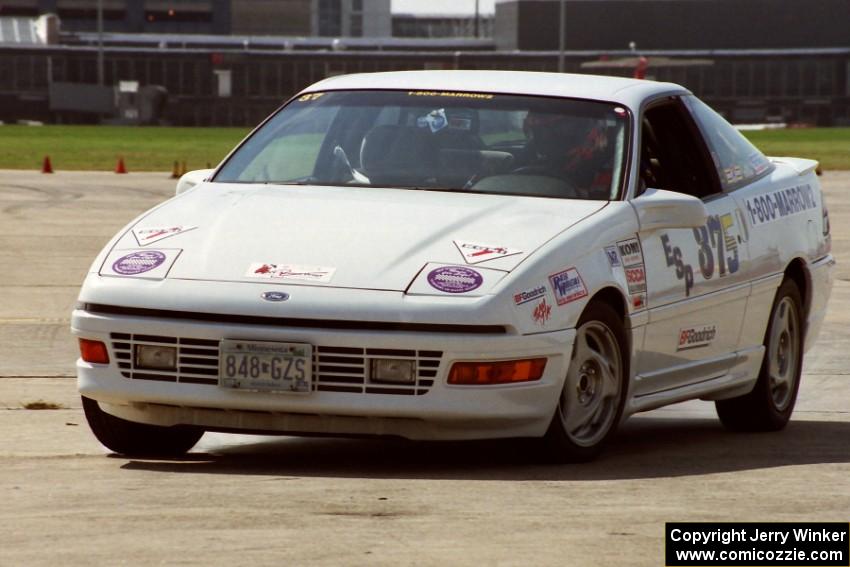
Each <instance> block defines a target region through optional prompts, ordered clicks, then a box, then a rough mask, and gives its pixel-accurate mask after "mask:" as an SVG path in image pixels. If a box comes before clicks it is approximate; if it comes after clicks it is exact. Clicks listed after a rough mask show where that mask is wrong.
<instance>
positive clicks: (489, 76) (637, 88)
mask: <svg viewBox="0 0 850 567" xmlns="http://www.w3.org/2000/svg"><path fill="white" fill-rule="evenodd" d="M361 89H393V90H417V91H420V90H421V91H459V92H486V93H500V94H518V95H537V96H557V97H567V98H581V99H588V100H604V101H610V102H615V103H620V104H623V105H624V106H627V107H630V108H638V107H639V106H640V104H641V102H643V101H644V100H646V99H647V98H650V97H654V96H657V95H664V94H685V93H688V90H687V89H685V88H684V87H682V86H680V85H677V84H674V83H660V82H655V81H645V80H638V79H628V78H623V77H606V76H600V75H577V74H570V73H537V72H529V71H394V72H388V73H361V74H356V75H339V76H336V77H330V78H328V79H324V80H322V81H319V82H318V83H315V84H313V85H311V86H310V87H308V88H306V89H305V90H304V91H303V92H315V91H328V90H361Z"/></svg>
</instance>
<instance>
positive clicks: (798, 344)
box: [715, 280, 803, 431]
mask: <svg viewBox="0 0 850 567" xmlns="http://www.w3.org/2000/svg"><path fill="white" fill-rule="evenodd" d="M802 305H803V301H802V298H801V297H800V290H799V289H798V288H797V284H796V283H794V281H793V280H785V281H784V282H782V285H781V286H779V290H778V291H777V292H776V299H774V300H773V309H771V311H770V322H769V323H768V326H767V334H766V335H765V339H764V346H765V349H764V350H765V352H764V360H763V361H762V364H761V372H760V373H759V377H758V381H757V382H756V385H755V387H754V388H753V390H752V392H750V393H749V394H746V395H744V396H739V397H737V398H732V399H729V400H718V401H717V402H715V407H716V408H717V415H718V416H719V417H720V421H721V423H723V426H724V427H726V428H727V429H730V430H732V431H777V430H779V429H782V428H783V427H785V425H786V424H787V423H788V420H789V419H791V412H793V411H794V404H795V403H796V401H797V390H798V389H799V388H800V374H801V372H802V368H803V309H802Z"/></svg>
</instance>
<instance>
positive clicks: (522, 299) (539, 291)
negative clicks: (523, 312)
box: [514, 285, 546, 305]
mask: <svg viewBox="0 0 850 567" xmlns="http://www.w3.org/2000/svg"><path fill="white" fill-rule="evenodd" d="M544 295H546V286H542V285H541V286H538V287H535V288H532V289H527V290H525V291H520V292H519V293H515V294H514V304H515V305H522V304H523V303H528V302H529V301H534V300H535V299H540V298H541V297H543V296H544Z"/></svg>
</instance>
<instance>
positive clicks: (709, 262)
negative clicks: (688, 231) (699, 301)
mask: <svg viewBox="0 0 850 567" xmlns="http://www.w3.org/2000/svg"><path fill="white" fill-rule="evenodd" d="M734 224H735V217H733V216H732V214H730V213H727V214H724V215H722V216H720V215H712V216H710V217H708V222H707V223H706V224H705V225H704V226H699V227H696V228H694V229H693V234H694V240H695V241H696V244H697V249H698V254H699V257H698V260H699V270H700V273H701V274H702V277H703V278H704V279H706V280H710V279H711V278H713V277H714V273H715V269H716V271H717V273H718V275H719V277H721V278H723V277H726V276H728V275H729V274H734V273H736V272H737V271H738V269H739V268H740V258H739V255H738V241H737V239H736V238H735V235H734V234H730V232H731V229H732V228H733V226H734ZM660 238H661V248H662V250H664V261H665V262H666V264H667V266H668V267H675V270H676V278H677V279H680V280H684V281H685V296H686V297H687V296H690V294H691V289H693V287H694V268H693V266H692V265H691V264H689V263H687V262H686V261H685V260H684V258H683V257H682V249H681V248H680V247H678V246H674V245H673V244H672V243H671V242H670V237H669V236H668V235H667V234H666V233H665V234H662V235H661V236H660Z"/></svg>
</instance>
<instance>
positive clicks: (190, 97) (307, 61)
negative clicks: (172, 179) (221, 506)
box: [0, 0, 850, 126]
mask: <svg viewBox="0 0 850 567" xmlns="http://www.w3.org/2000/svg"><path fill="white" fill-rule="evenodd" d="M389 1H390V0H191V1H186V2H177V1H166V0H104V4H105V6H106V7H107V9H108V10H112V19H111V20H108V22H110V23H109V25H107V29H112V30H118V31H115V32H110V33H107V34H105V35H104V38H103V43H104V82H103V87H102V89H107V90H108V91H109V92H107V93H106V95H107V96H104V100H105V101H106V103H109V101H110V100H111V93H112V90H113V89H115V88H116V87H118V86H119V83H121V82H124V83H125V84H126V83H127V82H135V83H138V87H139V89H144V88H145V87H155V86H157V87H163V88H162V89H158V90H157V91H156V92H157V93H164V94H163V96H164V97H165V101H166V102H165V104H164V117H165V121H166V122H168V123H171V124H183V125H239V126H248V125H252V124H256V123H257V122H258V121H259V120H261V119H262V118H263V117H264V116H266V115H267V114H268V113H269V112H271V111H272V110H274V109H275V108H276V107H277V106H279V105H280V104H281V103H282V102H284V101H285V100H286V99H288V98H289V97H290V96H292V95H293V94H294V93H296V92H297V91H299V90H300V89H302V88H303V87H305V86H307V85H309V84H310V83H313V82H315V81H318V80H320V79H323V78H325V77H329V76H333V75H338V74H341V73H358V72H371V71H394V70H404V69H512V70H530V71H556V70H557V69H558V53H557V51H556V47H557V44H558V35H557V33H558V25H557V22H558V17H557V14H558V4H559V2H558V0H509V1H506V2H500V3H498V4H496V16H495V22H494V36H495V38H494V39H487V38H486V37H482V38H479V39H476V38H472V37H469V31H468V25H469V22H470V21H471V14H468V15H464V14H458V13H456V12H452V13H451V14H448V15H445V16H444V17H442V21H443V22H449V24H447V26H446V28H445V29H448V30H453V31H454V32H455V33H456V34H459V35H464V36H467V37H445V38H427V37H426V38H423V37H389V31H388V30H389V29H390V24H391V21H392V18H391V17H390V12H389V9H390V4H389ZM470 5H472V4H471V3H470ZM72 6H74V7H73V8H72ZM92 6H96V0H2V2H0V9H1V10H0V120H3V121H14V120H18V119H35V120H44V121H59V122H62V121H64V122H71V121H74V122H78V121H88V122H95V121H98V120H101V119H103V118H104V117H105V114H106V113H105V112H104V111H103V110H97V111H92V110H90V109H86V108H81V109H78V110H75V109H74V108H72V106H73V105H70V104H65V103H62V104H59V103H57V99H58V98H61V97H62V95H61V93H63V92H64V93H69V92H78V93H84V92H88V90H86V89H87V87H85V86H84V85H94V86H97V83H98V63H97V55H98V50H97V45H98V38H97V34H95V33H93V32H92V31H75V28H74V27H73V26H79V27H81V28H83V29H86V30H92V29H94V27H93V26H94V25H95V24H94V19H92V18H93V14H94V13H93V12H92V11H91V9H92V8H91V7H92ZM219 6H221V7H222V8H221V10H219V9H218V7H219ZM566 6H567V45H568V47H569V50H568V51H567V52H566V54H565V63H566V65H565V70H566V71H567V72H572V73H604V74H612V75H631V74H632V72H633V69H634V64H633V63H629V61H633V60H634V59H635V56H636V55H638V54H641V55H644V56H646V57H647V58H648V60H649V68H648V70H647V77H648V78H652V79H657V80H663V81H672V82H676V83H680V84H682V85H684V86H686V87H687V88H689V89H691V90H692V91H693V92H694V93H696V94H697V95H699V96H700V97H702V98H703V99H704V100H706V101H707V102H708V103H709V104H711V105H712V106H714V107H715V108H717V109H718V110H720V111H721V112H722V113H723V114H725V115H726V116H727V117H728V118H729V119H730V120H732V121H733V122H736V123H741V122H790V123H811V124H818V125H850V32H847V31H846V29H845V28H846V22H848V21H850V1H848V0H806V1H805V2H803V1H802V0H799V1H798V0H734V1H733V0H568V1H567V2H566ZM42 7H46V8H45V10H47V9H50V8H51V7H54V8H55V9H56V11H57V12H58V13H59V14H60V15H61V14H63V13H64V14H66V16H69V17H70V16H75V15H76V16H79V17H77V18H76V20H75V19H74V18H73V17H71V24H72V25H71V28H70V30H69V26H68V21H67V20H63V22H62V30H63V31H61V33H58V34H57V33H52V34H51V33H45V34H39V33H36V31H34V30H35V29H36V28H35V27H33V26H35V24H34V23H31V22H30V23H29V24H28V23H27V22H26V21H21V20H22V19H23V20H26V19H27V16H34V15H35V14H38V13H41V11H42ZM732 8H735V10H733V9H732ZM63 10H78V11H77V12H74V11H71V12H68V11H64V12H63ZM171 10H173V11H174V15H173V16H172V15H170V14H169V11H171ZM182 12H186V13H187V14H188V13H191V14H192V16H191V17H189V16H180V17H178V16H177V15H178V14H180V13H182ZM163 13H165V14H166V15H167V16H168V17H169V18H172V19H171V20H165V21H161V20H159V19H158V18H159V17H160V16H161V15H162V14H163ZM204 13H206V14H207V15H206V16H203V14H204ZM14 14H18V16H16V17H15V18H12V17H9V16H10V15H14ZM20 14H23V15H20ZM151 15H153V16H154V17H153V19H152V20H151V19H150V18H149V16H151ZM733 15H736V16H737V17H733ZM83 16H85V17H83ZM140 16H141V17H140ZM413 17H414V18H421V20H422V21H423V22H427V21H428V17H427V15H423V14H422V13H418V14H417V15H416V16H413ZM12 19H14V20H16V21H15V22H14V23H13V22H11V20H12ZM402 20H403V18H402ZM402 20H398V21H399V22H400V21H402ZM482 21H486V18H482ZM451 22H455V23H451ZM420 23H421V22H420ZM137 25H141V26H142V27H143V30H147V32H150V30H161V31H160V32H158V33H126V30H128V29H132V28H133V27H134V26H137ZM398 25H401V24H398ZM412 25H413V29H414V30H415V29H421V28H417V27H416V26H418V25H419V24H418V23H417V22H414V23H413V24H412ZM192 26H195V28H192ZM203 26H206V27H203ZM190 28H192V29H202V30H206V31H205V33H200V32H199V33H188V32H186V33H184V32H182V31H179V30H188V29H190ZM219 29H223V30H225V31H222V32H218V31H215V30H219ZM432 29H436V28H432ZM482 29H483V30H486V28H485V27H482ZM120 30H125V31H124V32H121V33H119V31H120ZM167 30H172V31H171V32H169V31H167ZM173 30H177V31H173ZM228 30H229V31H228ZM234 30H239V31H240V33H237V34H234V35H229V34H230V32H232V31H234ZM276 30H287V31H286V33H283V32H278V31H276ZM7 32H8V33H7ZM405 33H419V32H413V31H412V32H405ZM429 33H432V34H436V33H437V32H429ZM439 33H442V31H441V32H439ZM358 34H362V35H358ZM41 35H43V36H44V37H48V36H51V37H54V39H55V38H56V37H58V42H57V41H47V40H44V41H42V40H40V39H33V38H37V37H41ZM482 35H486V31H484V33H482ZM631 41H633V42H635V43H637V50H636V51H637V52H638V53H635V52H634V51H631V50H629V49H628V48H627V46H628V43H629V42H631ZM69 85H70V86H69ZM62 89H65V90H64V91H63V90H62ZM65 98H67V96H66V97H65ZM82 98H84V99H86V100H87V99H93V97H89V96H85V97H82ZM84 101H85V100H84ZM100 108H102V107H100Z"/></svg>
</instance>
